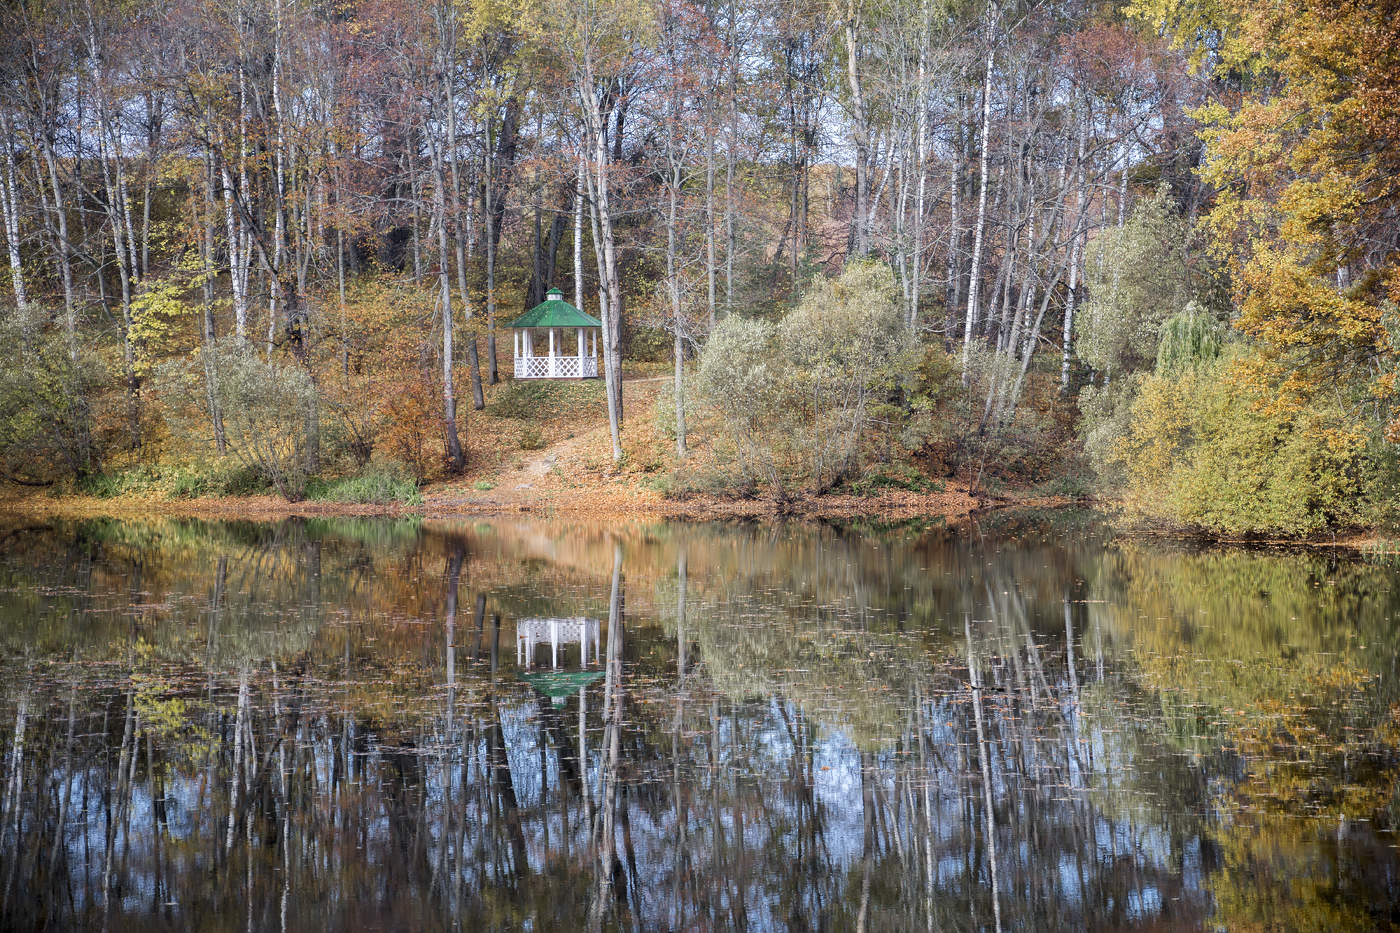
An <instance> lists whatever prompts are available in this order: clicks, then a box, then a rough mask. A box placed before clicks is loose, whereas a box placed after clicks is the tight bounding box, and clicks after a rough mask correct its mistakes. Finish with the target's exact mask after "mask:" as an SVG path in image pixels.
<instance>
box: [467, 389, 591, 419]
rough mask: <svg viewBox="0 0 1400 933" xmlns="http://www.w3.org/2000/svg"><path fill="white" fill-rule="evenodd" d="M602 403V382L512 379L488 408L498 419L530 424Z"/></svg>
mask: <svg viewBox="0 0 1400 933" xmlns="http://www.w3.org/2000/svg"><path fill="white" fill-rule="evenodd" d="M602 402H603V380H601V379H577V380H575V379H570V380H553V379H512V380H510V381H509V382H507V383H505V384H504V385H502V386H500V387H499V388H498V389H496V391H495V393H494V395H493V396H492V399H491V402H490V404H488V405H487V406H486V409H487V411H489V412H491V414H493V415H495V416H496V417H498V418H513V419H515V420H517V421H531V420H541V419H545V418H555V417H558V416H560V415H565V414H568V413H569V412H570V411H575V410H577V409H579V408H580V407H583V406H592V405H601V404H602Z"/></svg>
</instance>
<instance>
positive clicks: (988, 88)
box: [962, 0, 997, 385]
mask: <svg viewBox="0 0 1400 933" xmlns="http://www.w3.org/2000/svg"><path fill="white" fill-rule="evenodd" d="M996 10H997V4H996V0H991V2H989V3H988V4H987V27H988V28H987V69H986V77H985V78H984V79H983V81H982V140H981V146H982V154H981V156H980V158H979V159H978V163H979V168H978V175H979V180H978V191H977V222H976V224H975V225H974V227H973V230H972V269H971V271H970V272H969V273H968V281H967V314H966V316H965V317H964V318H963V352H962V380H963V385H967V384H968V381H969V380H970V379H971V373H970V372H969V370H968V365H969V355H970V353H971V350H972V331H973V328H975V327H976V326H977V285H978V280H979V279H980V277H981V275H982V239H983V237H984V235H985V231H986V226H987V151H988V149H989V147H990V144H991V123H992V64H993V60H994V57H995V50H996V44H995V43H996V37H995V35H993V30H994V29H995V24H996Z"/></svg>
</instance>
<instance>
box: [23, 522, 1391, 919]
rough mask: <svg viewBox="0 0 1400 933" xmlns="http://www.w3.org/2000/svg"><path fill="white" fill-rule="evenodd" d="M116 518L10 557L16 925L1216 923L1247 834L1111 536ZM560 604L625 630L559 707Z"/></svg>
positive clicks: (1235, 766)
mask: <svg viewBox="0 0 1400 933" xmlns="http://www.w3.org/2000/svg"><path fill="white" fill-rule="evenodd" d="M113 534H114V535H115V536H116V540H113V539H112V536H111V535H108V534H107V532H105V531H100V532H99V533H98V534H95V535H90V537H89V539H88V540H87V541H86V542H84V543H75V542H74V536H73V535H72V534H69V533H67V532H65V534H63V535H56V536H52V540H49V539H46V540H45V543H44V544H43V545H42V547H40V548H39V549H38V550H37V551H36V552H33V553H34V554H35V558H34V562H33V563H32V564H30V565H27V566H26V565H23V562H22V561H20V560H19V558H17V557H14V556H13V555H12V556H11V559H10V560H9V561H8V562H7V563H6V564H5V570H4V573H5V574H6V575H7V576H6V578H5V581H4V582H5V586H4V589H5V590H6V592H5V593H3V594H0V616H3V618H4V619H5V620H6V621H9V620H11V619H13V620H15V621H16V622H17V623H18V626H19V628H18V629H17V631H12V632H11V633H10V634H8V635H7V636H5V637H6V641H5V643H4V647H5V659H4V662H3V663H4V664H5V672H6V674H5V678H4V682H5V684H6V687H5V689H4V695H3V701H2V702H3V704H4V706H3V707H0V716H3V717H4V718H3V719H2V720H0V721H3V722H5V723H6V724H7V728H6V741H5V746H4V748H5V758H4V765H5V768H4V775H5V778H6V783H5V785H4V786H5V794H4V798H3V806H0V832H3V836H0V872H3V883H4V885H5V894H4V902H3V906H2V907H0V920H2V921H3V923H4V924H8V925H10V926H15V927H27V926H38V927H43V926H44V925H45V924H48V925H49V926H51V927H73V926H90V927H98V926H102V925H104V924H105V925H106V926H107V927H108V928H109V929H114V930H115V929H123V928H132V927H140V926H149V925H151V923H152V922H158V923H159V922H164V923H168V924H171V925H176V926H188V925H191V923H192V922H193V920H192V918H199V919H200V922H201V923H202V924H204V925H206V926H209V927H211V928H218V927H224V926H227V927H233V926H239V927H242V928H255V929H272V928H279V927H281V928H292V929H301V928H321V927H326V926H334V927H348V926H354V927H376V926H390V927H395V928H422V929H440V928H461V929H518V928H520V927H523V926H527V925H528V926H534V927H536V928H545V929H556V928H558V929H567V928H577V927H579V926H585V925H586V926H589V927H592V928H595V929H631V928H647V929H652V928H669V929H686V928H693V929H711V928H758V929H765V928H766V929H771V928H780V927H782V928H794V929H817V928H824V929H867V930H877V929H888V930H908V929H915V928H928V929H947V930H958V929H995V928H997V927H1000V928H1002V929H1008V930H1009V929H1029V928H1036V929H1051V928H1064V929H1121V928H1125V927H1130V926H1134V925H1138V926H1156V927H1167V928H1177V927H1181V928H1196V927H1198V926H1199V925H1200V924H1201V923H1202V922H1203V921H1204V918H1205V917H1206V916H1207V915H1208V914H1209V913H1210V912H1211V910H1212V909H1213V908H1214V907H1215V906H1217V904H1219V905H1224V906H1225V907H1228V906H1229V904H1230V903H1233V902H1232V901H1230V900H1229V897H1230V895H1231V891H1232V890H1233V891H1240V892H1242V891H1244V890H1246V889H1245V888H1244V887H1242V885H1243V884H1244V882H1243V881H1242V880H1241V876H1240V875H1239V874H1238V872H1237V870H1236V869H1235V863H1233V862H1232V861H1231V859H1232V858H1233V857H1234V856H1233V855H1232V853H1241V852H1243V853H1245V854H1250V853H1255V852H1257V851H1258V846H1259V845H1260V843H1259V842H1258V839H1259V838H1260V837H1259V836H1258V835H1257V833H1258V830H1250V832H1254V833H1255V835H1253V836H1251V835H1249V834H1247V833H1233V834H1232V833H1230V832H1222V830H1221V827H1220V825H1219V824H1218V822H1217V821H1215V820H1214V818H1213V807H1214V806H1215V805H1216V802H1217V801H1218V799H1219V798H1218V793H1217V788H1218V787H1219V785H1220V783H1221V782H1226V781H1231V780H1240V779H1243V778H1244V777H1245V775H1246V765H1245V763H1244V762H1243V761H1242V759H1241V758H1240V757H1239V756H1238V755H1232V754H1228V753H1223V752H1212V753H1210V754H1206V753H1205V750H1204V749H1203V748H1201V747H1200V746H1199V743H1196V744H1193V743H1191V742H1182V741H1180V737H1174V736H1173V735H1172V733H1171V730H1170V729H1169V728H1168V726H1170V725H1172V723H1177V724H1178V725H1179V720H1173V719H1171V718H1170V717H1166V716H1164V714H1163V708H1162V705H1161V700H1160V697H1161V696H1162V695H1163V694H1162V693H1161V692H1160V690H1158V689H1157V688H1156V687H1154V686H1153V685H1152V684H1150V683H1145V682H1144V680H1143V677H1142V675H1141V673H1140V672H1141V671H1142V667H1141V665H1140V664H1138V663H1136V662H1134V663H1132V664H1125V661H1124V656H1123V650H1122V646H1123V645H1124V643H1125V640H1126V639H1127V638H1128V628H1129V627H1130V626H1129V624H1128V622H1127V621H1125V620H1124V619H1123V618H1117V617H1110V616H1106V615H1105V614H1104V612H1103V611H1102V605H1103V604H1100V603H1097V602H1093V601H1092V599H1094V598H1098V594H1097V593H1094V592H1091V589H1092V587H1095V586H1107V585H1108V584H1107V583H1106V582H1104V578H1103V577H1102V576H1101V573H1102V569H1103V568H1104V567H1105V566H1107V565H1106V564H1105V563H1104V561H1105V560H1107V559H1109V558H1106V557H1105V556H1104V553H1103V552H1102V551H1101V550H1099V549H1098V548H1096V547H1094V546H1092V545H1091V544H1089V543H1087V542H1085V543H1083V544H1081V545H1076V546H1064V545H1062V544H1057V543H1055V542H1054V541H1052V540H1048V539H1044V538H1036V537H1035V536H1033V535H1032V536H1028V537H1025V538H1022V539H1021V540H1018V541H1009V540H1007V539H1004V538H997V539H992V540H989V541H985V542H979V541H977V540H975V539H968V538H966V537H955V536H952V535H937V536H929V537H923V538H920V539H918V540H916V541H914V542H892V541H891V540H890V539H878V538H877V539H874V540H871V539H869V538H864V537H861V536H857V535H850V534H844V533H841V532H838V531H834V530H832V529H820V530H816V531H811V530H802V531H797V530H792V529H779V530H772V529H716V528H705V527H700V528H679V529H677V528H666V527H643V528H640V529H627V530H623V531H621V532H612V531H609V530H606V529H569V530H567V531H561V530H550V529H548V528H546V529H544V530H541V529H540V528H539V527H531V528H528V529H527V530H526V531H524V532H522V533H521V534H514V533H512V531H511V529H509V528H508V527H504V528H503V527H501V526H493V527H488V528H484V529H483V528H472V527H467V528H463V527H451V528H434V527H425V528H419V527H409V528H398V529H392V530H391V531H389V532H385V531H381V530H379V529H378V528H377V526H375V525H373V524H369V525H365V526H363V527H356V526H350V527H346V528H340V527H333V526H321V527H316V526H308V525H306V524H301V525H293V526H286V527H283V528H281V529H280V530H277V531H271V530H269V529H266V528H262V527H260V526H253V527H251V528H247V529H226V528H224V527H222V526H213V527H209V528H204V529H198V528H195V529H191V528H188V527H185V526H182V527H181V528H180V529H179V530H178V531H171V530H170V529H161V530H160V531H159V534H157V536H156V537H155V538H154V539H153V538H151V537H150V533H148V534H147V536H146V537H142V536H141V534H139V533H136V532H133V531H131V530H130V529H120V528H119V529H117V530H116V531H114V532H113ZM55 551H58V552H62V553H65V554H67V555H68V558H69V559H68V560H67V561H66V562H65V563H61V564H53V563H50V562H49V557H50V555H51V553H52V552H55ZM1114 559H1116V558H1114ZM138 565H139V566H138ZM1086 580H1089V581H1095V582H1093V583H1090V584H1087V585H1086V584H1084V583H1083V581H1086ZM36 581H37V582H36ZM221 581H222V582H221ZM1129 590H1131V587H1127V588H1125V589H1123V590H1121V591H1118V592H1116V593H1114V594H1113V599H1114V600H1115V605H1120V606H1128V605H1132V601H1131V595H1130V593H1129ZM1086 600H1087V601H1086ZM94 608H95V609H97V610H99V611H97V612H93V611H92V610H93V609H94ZM550 609H556V610H558V611H556V613H555V614H558V615H571V614H575V613H589V614H594V615H597V616H602V617H605V618H607V620H608V621H607V625H606V629H605V639H606V651H605V654H606V660H605V662H604V665H603V673H604V677H603V679H602V680H601V681H599V682H597V683H595V684H594V685H592V686H591V687H587V688H586V689H584V690H583V691H580V692H579V693H578V694H576V695H573V696H571V697H569V698H568V699H567V701H566V702H565V703H564V704H563V705H562V706H555V705H554V704H553V703H551V702H550V700H549V698H547V697H545V696H544V695H542V694H540V693H538V692H536V691H535V690H533V689H532V688H531V687H530V686H529V685H528V684H526V683H524V682H522V681H521V680H519V679H518V678H517V676H516V674H517V672H516V671H515V670H514V665H513V663H512V662H513V659H514V654H513V652H511V651H510V650H509V647H507V649H506V651H505V654H504V655H503V654H502V653H501V652H502V648H501V643H502V640H503V639H506V645H507V646H509V644H510V641H509V640H508V639H510V637H511V630H512V627H513V624H514V621H515V620H516V619H517V618H520V617H522V616H524V615H527V614H537V613H541V612H547V611H548V610H550ZM31 610H33V611H34V613H35V614H34V616H33V617H32V618H33V621H25V620H27V619H31V616H30V615H27V613H29V612H30V611H31ZM25 625H28V626H30V627H29V629H27V630H26V629H24V626H25ZM503 630H504V631H503ZM211 631H214V632H217V633H222V634H219V635H216V636H212V641H211V636H210V634H209V633H210V632H211ZM65 636H66V637H65ZM212 643H216V644H219V645H220V646H221V647H218V648H217V649H211V648H210V647H209V646H210V644H212ZM8 726H12V727H13V728H12V729H11V728H8ZM1184 731H1185V732H1188V733H1189V732H1193V731H1194V730H1192V729H1186V730H1184ZM1295 829H1296V828H1295ZM1269 838H1287V837H1286V835H1276V836H1273V837H1269ZM1250 839H1254V840H1255V842H1253V843H1250V842H1249V840H1250ZM1250 845H1253V846H1254V848H1253V849H1251V848H1249V846H1250ZM1232 846H1235V848H1232ZM1241 846H1243V848H1240V847H1241ZM1311 851H1312V850H1310V849H1308V848H1307V840H1306V838H1303V837H1300V841H1299V842H1297V843H1296V849H1295V852H1296V854H1297V863H1298V864H1305V863H1306V859H1307V857H1309V855H1310V853H1311ZM1333 855H1334V857H1335V858H1337V859H1338V860H1341V861H1345V862H1346V863H1347V864H1348V865H1353V864H1354V862H1355V859H1356V858H1357V857H1358V856H1357V855H1356V854H1355V853H1353V852H1352V851H1351V850H1349V849H1346V848H1345V847H1343V846H1341V845H1340V844H1338V846H1337V850H1336V852H1335V853H1333ZM1383 864H1385V863H1383ZM1388 864H1391V865H1392V866H1393V864H1394V862H1393V857H1391V858H1390V859H1389V862H1388ZM1348 870H1349V871H1351V870H1352V869H1348ZM1285 874H1286V873H1283V872H1280V876H1281V877H1283V876H1284V875H1285ZM1370 881H1374V878H1373V877H1372V876H1370V875H1367V874H1365V873H1364V872H1356V873H1355V877H1354V878H1353V879H1352V881H1351V882H1349V883H1351V884H1353V885H1359V884H1362V883H1363V882H1364V883H1369V882H1370ZM1231 885H1233V886H1234V887H1233V888H1231V887H1230V886H1231ZM1381 890H1384V889H1383V888H1382V889H1381ZM21 892H23V893H22V894H21ZM1323 894H1330V895H1335V894H1336V890H1331V891H1322V892H1320V895H1323ZM1242 896H1243V895H1237V899H1238V897H1242ZM1235 916H1243V914H1242V913H1241V914H1236V915H1235ZM1355 916H1357V917H1365V916H1367V914H1366V912H1365V908H1364V906H1363V907H1362V908H1361V909H1360V911H1359V913H1356V914H1355ZM1373 919H1374V918H1373ZM1335 928H1336V929H1346V928H1347V927H1346V925H1345V924H1344V923H1343V924H1339V925H1338V926H1336V927H1335Z"/></svg>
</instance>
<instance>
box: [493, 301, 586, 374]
mask: <svg viewBox="0 0 1400 933" xmlns="http://www.w3.org/2000/svg"><path fill="white" fill-rule="evenodd" d="M510 326H511V328H513V329H514V330H515V378H517V379H596V378H598V334H599V333H600V332H601V331H602V329H603V322H602V321H600V320H598V319H597V318H596V317H593V316H592V315H590V314H586V313H584V312H583V311H580V310H579V309H578V308H575V307H574V306H573V305H571V304H569V303H568V302H567V301H565V300H564V293H563V292H561V291H560V290H559V289H557V288H551V289H550V290H549V293H548V294H547V295H545V299H544V301H542V302H540V303H539V304H537V305H535V306H534V307H533V308H531V309H530V310H529V311H526V312H525V313H524V314H522V315H521V316H520V317H518V318H516V319H515V320H513V321H511V322H510ZM536 342H538V348H537V347H536ZM546 347H547V348H548V355H544V354H543V353H541V352H540V351H543V350H545V348H546ZM569 350H574V351H576V352H575V353H573V354H570V353H569V352H568V351H569Z"/></svg>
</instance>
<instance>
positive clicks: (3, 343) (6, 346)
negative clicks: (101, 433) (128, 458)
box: [0, 308, 105, 485]
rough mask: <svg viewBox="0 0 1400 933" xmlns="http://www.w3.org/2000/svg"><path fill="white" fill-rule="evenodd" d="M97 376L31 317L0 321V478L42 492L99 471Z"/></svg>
mask: <svg viewBox="0 0 1400 933" xmlns="http://www.w3.org/2000/svg"><path fill="white" fill-rule="evenodd" d="M104 369H105V367H104V365H103V364H102V362H101V361H100V360H99V359H97V358H96V357H89V356H88V355H86V354H82V355H79V357H78V359H77V360H76V361H74V360H73V358H72V357H71V356H70V353H69V347H68V342H67V339H66V337H65V336H64V335H63V334H62V333H61V332H60V331H58V330H57V329H52V328H49V327H48V326H47V325H46V324H45V323H44V322H43V321H42V320H41V319H39V315H38V312H37V311H35V312H33V313H32V314H31V315H30V316H29V317H28V318H26V317H25V316H24V315H21V314H20V313H19V312H17V311H15V310H14V309H12V308H6V309H5V310H4V313H3V314H0V477H3V478H5V479H12V480H15V481H18V482H21V483H25V484H30V485H42V484H47V483H52V482H55V481H57V480H60V479H65V478H68V477H84V476H86V475H88V474H89V473H91V472H93V471H95V470H97V469H99V468H100V465H101V456H100V450H99V444H98V438H97V437H96V432H95V428H94V424H93V409H94V401H95V400H96V397H97V394H98V391H99V388H100V387H101V386H102V384H103V381H104V379H105V372H104Z"/></svg>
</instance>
